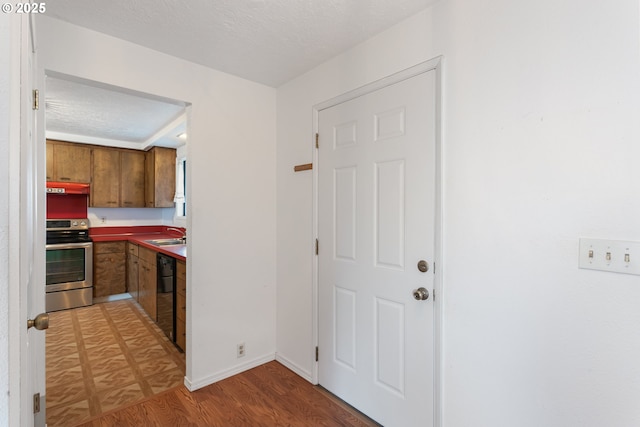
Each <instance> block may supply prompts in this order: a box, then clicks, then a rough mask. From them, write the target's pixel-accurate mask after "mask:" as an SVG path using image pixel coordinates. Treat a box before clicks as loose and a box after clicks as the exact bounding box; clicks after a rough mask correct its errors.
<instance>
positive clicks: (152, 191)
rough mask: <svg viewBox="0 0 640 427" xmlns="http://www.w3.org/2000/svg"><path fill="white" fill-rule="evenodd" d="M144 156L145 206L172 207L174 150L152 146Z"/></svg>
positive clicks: (174, 177)
mask: <svg viewBox="0 0 640 427" xmlns="http://www.w3.org/2000/svg"><path fill="white" fill-rule="evenodd" d="M145 156H146V157H145V199H146V202H145V206H146V207H148V208H172V207H173V197H174V195H175V192H176V150H175V149H173V148H165V147H153V148H152V149H151V150H149V151H147V152H146V153H145Z"/></svg>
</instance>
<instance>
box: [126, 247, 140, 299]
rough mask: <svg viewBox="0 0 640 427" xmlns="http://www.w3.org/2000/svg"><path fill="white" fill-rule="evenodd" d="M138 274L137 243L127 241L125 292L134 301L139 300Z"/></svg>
mask: <svg viewBox="0 0 640 427" xmlns="http://www.w3.org/2000/svg"><path fill="white" fill-rule="evenodd" d="M139 274H140V268H139V260H138V245H136V244H135V243H131V242H127V292H129V295H131V298H133V299H134V300H136V301H139V298H138V288H139V286H138V283H139Z"/></svg>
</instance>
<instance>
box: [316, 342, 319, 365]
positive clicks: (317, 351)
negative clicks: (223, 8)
mask: <svg viewBox="0 0 640 427" xmlns="http://www.w3.org/2000/svg"><path fill="white" fill-rule="evenodd" d="M318 354H319V350H318V346H316V362H317V361H318Z"/></svg>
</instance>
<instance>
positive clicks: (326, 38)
mask: <svg viewBox="0 0 640 427" xmlns="http://www.w3.org/2000/svg"><path fill="white" fill-rule="evenodd" d="M431 3H434V0H183V1H179V0H136V1H131V0H109V1H104V0H55V1H52V2H47V15H48V16H51V17H54V18H58V19H61V20H63V21H67V22H70V23H73V24H76V25H79V26H82V27H86V28H89V29H92V30H95V31H98V32H101V33H105V34H109V35H112V36H114V37H118V38H120V39H124V40H128V41H131V42H133V43H136V44H139V45H142V46H146V47H149V48H151V49H154V50H157V51H160V52H164V53H167V54H169V55H172V56H176V57H179V58H183V59H186V60H189V61H191V62H195V63H198V64H201V65H205V66H207V67H210V68H214V69H216V70H220V71H224V72H227V73H230V74H234V75H237V76H240V77H243V78H246V79H249V80H253V81H256V82H259V83H263V84H266V85H269V86H273V87H277V86H279V85H281V84H283V83H285V82H287V81H289V80H290V79H292V78H294V77H297V76H299V75H300V74H303V73H305V72H306V71H309V70H311V69H312V68H314V67H315V66H317V65H319V64H320V63H322V62H324V61H326V60H328V59H329V58H332V57H333V56H336V55H338V54H339V53H341V52H343V51H345V50H347V49H349V48H350V47H353V46H355V45H356V44H358V43H360V42H362V41H364V40H366V39H368V38H369V37H371V36H373V35H375V34H377V33H379V32H381V31H383V30H385V29H387V28H389V27H391V26H393V25H394V24H396V23H398V22H400V21H402V20H403V19H405V18H408V17H409V16H411V15H413V14H415V13H416V12H418V11H420V10H422V9H425V8H426V7H427V6H428V5H429V4H431Z"/></svg>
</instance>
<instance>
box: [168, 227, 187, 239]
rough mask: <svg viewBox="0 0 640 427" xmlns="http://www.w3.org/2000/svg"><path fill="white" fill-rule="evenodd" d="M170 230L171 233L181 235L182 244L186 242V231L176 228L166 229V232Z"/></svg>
mask: <svg viewBox="0 0 640 427" xmlns="http://www.w3.org/2000/svg"><path fill="white" fill-rule="evenodd" d="M169 230H172V231H177V232H178V233H180V234H182V237H181V239H182V241H183V242H185V243H186V242H187V231H186V230H182V229H180V228H176V227H167V231H169Z"/></svg>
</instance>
